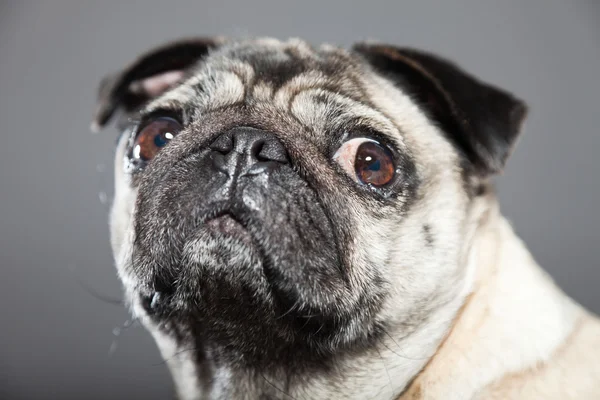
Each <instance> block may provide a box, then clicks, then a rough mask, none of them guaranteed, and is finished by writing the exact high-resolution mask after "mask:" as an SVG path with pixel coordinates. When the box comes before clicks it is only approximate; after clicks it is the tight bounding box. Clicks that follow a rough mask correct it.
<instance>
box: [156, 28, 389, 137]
mask: <svg viewBox="0 0 600 400" xmlns="http://www.w3.org/2000/svg"><path fill="white" fill-rule="evenodd" d="M365 68H366V66H365V65H364V63H362V62H361V61H360V59H359V58H358V57H357V56H356V55H353V54H352V53H350V52H348V51H346V50H344V49H341V48H337V47H333V46H328V45H322V46H320V47H318V48H314V47H311V46H310V45H308V44H307V43H306V42H304V41H301V40H297V39H293V40H289V41H286V42H281V41H278V40H275V39H258V40H252V41H242V42H234V43H229V44H226V45H224V46H222V47H220V48H219V49H217V50H215V51H213V52H212V53H211V54H209V55H208V56H207V57H206V58H205V59H204V60H203V61H202V63H201V64H200V65H199V66H197V67H196V68H194V69H192V70H191V71H190V72H189V74H188V78H187V80H185V81H184V83H183V84H181V85H180V86H178V87H177V88H175V89H173V90H171V91H169V92H167V93H165V94H164V95H163V96H161V97H159V98H157V99H156V100H154V101H153V102H151V103H150V104H149V105H148V106H147V107H146V109H145V112H152V111H154V110H156V109H165V108H166V109H183V110H185V111H186V112H185V113H186V114H187V116H188V117H189V118H190V119H194V118H195V117H199V116H200V115H201V114H203V113H206V112H207V111H212V110H218V109H222V108H226V107H228V106H235V105H244V106H246V107H251V108H252V107H254V108H256V109H260V108H261V107H262V108H263V109H264V107H265V106H266V105H268V107H270V108H271V109H276V110H277V111H278V112H284V113H287V114H291V115H293V116H294V118H295V119H296V120H297V121H298V122H299V123H301V124H303V125H304V126H310V127H311V129H319V128H323V129H325V128H326V127H325V126H323V125H324V124H328V125H332V124H336V123H339V124H342V123H343V122H347V121H351V120H356V119H361V120H362V122H363V123H366V124H368V125H369V126H370V127H372V128H373V129H378V130H381V131H383V132H386V131H387V132H390V131H394V127H393V126H392V124H391V123H390V121H389V120H388V119H387V118H386V117H385V116H384V115H383V114H382V113H381V112H379V111H378V110H377V109H376V108H375V107H374V106H373V105H372V104H371V101H370V99H369V96H368V90H367V89H366V83H365V82H366V81H365Z"/></svg>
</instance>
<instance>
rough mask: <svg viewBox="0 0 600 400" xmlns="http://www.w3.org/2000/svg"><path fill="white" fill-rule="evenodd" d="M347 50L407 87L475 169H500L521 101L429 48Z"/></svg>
mask: <svg viewBox="0 0 600 400" xmlns="http://www.w3.org/2000/svg"><path fill="white" fill-rule="evenodd" d="M353 50H354V51H356V52H357V53H359V54H360V55H362V57H363V58H364V59H366V60H367V61H368V62H369V63H370V64H371V66H372V67H373V68H374V69H375V70H376V71H377V72H379V73H381V74H382V75H384V76H385V77H387V78H388V79H391V80H392V81H393V82H394V83H396V84H397V85H398V86H399V87H400V88H402V89H403V90H408V91H409V94H410V95H412V96H413V97H414V98H415V100H416V101H417V102H418V103H419V105H420V106H421V107H423V109H424V110H425V112H426V113H428V114H429V116H430V117H431V118H433V119H434V120H435V121H436V122H437V123H438V124H439V125H440V126H441V128H442V130H443V131H444V132H445V133H446V134H447V135H449V137H450V139H451V140H452V141H453V142H454V143H455V144H456V145H457V147H458V148H459V149H460V151H461V152H462V153H463V154H464V155H465V156H466V158H467V159H468V160H469V161H470V164H471V165H472V166H473V167H474V171H475V172H476V173H477V174H478V175H481V176H486V175H489V174H493V173H498V172H500V171H501V170H502V168H503V167H504V164H505V162H506V159H507V158H508V156H509V154H510V152H511V150H512V148H513V145H514V143H515V140H516V138H517V136H518V134H519V130H520V127H521V123H522V121H523V119H524V118H525V115H526V114H527V107H526V106H525V104H524V103H523V102H522V101H520V100H518V99H517V98H515V97H514V96H512V95H511V94H510V93H507V92H505V91H503V90H500V89H498V88H495V87H493V86H491V85H489V84H486V83H483V82H481V81H479V80H478V79H476V78H475V77H473V76H471V75H469V74H468V73H466V72H464V71H463V70H461V69H460V68H459V67H457V66H456V65H454V64H452V63H451V62H449V61H446V60H443V59H441V58H439V57H437V56H434V55H432V54H428V53H425V52H421V51H417V50H413V49H407V48H398V47H393V46H388V45H379V44H362V43H361V44H357V45H355V46H354V48H353Z"/></svg>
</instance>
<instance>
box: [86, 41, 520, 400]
mask: <svg viewBox="0 0 600 400" xmlns="http://www.w3.org/2000/svg"><path fill="white" fill-rule="evenodd" d="M119 110H122V111H124V112H123V113H122V114H123V115H124V121H125V124H126V125H125V126H124V127H123V134H122V136H121V138H120V139H119V141H118V147H117V152H116V161H115V170H116V175H115V179H116V192H115V199H114V203H113V208H112V213H111V231H112V247H113V251H114V255H115V259H116V263H117V267H118V272H119V276H120V278H121V280H122V282H123V285H124V288H125V292H126V295H127V299H128V300H129V302H130V304H131V306H132V309H133V312H134V314H135V315H136V316H138V317H139V318H140V319H141V320H142V321H143V323H144V325H145V326H146V327H147V328H148V329H149V330H150V331H151V332H152V333H153V334H154V336H155V337H156V338H157V341H158V342H159V346H160V347H161V350H162V351H163V353H164V354H165V356H166V357H168V356H169V354H171V355H173V354H177V351H181V350H186V351H187V352H186V354H187V358H186V361H185V363H186V365H187V366H182V365H183V364H181V363H184V361H181V363H180V364H177V362H176V361H173V362H171V363H170V365H171V368H172V369H173V373H174V375H175V379H176V381H177V385H178V388H179V391H180V394H181V395H182V397H186V396H188V395H186V393H197V392H196V391H197V390H200V389H198V387H202V388H203V389H202V390H204V391H205V393H209V397H213V398H216V397H219V396H223V397H224V398H228V397H231V396H233V395H232V393H236V392H233V391H232V390H234V389H225V387H226V386H227V387H230V388H231V387H235V386H236V385H235V381H236V379H237V380H238V381H242V380H244V382H246V383H245V384H244V385H245V388H246V389H240V388H239V387H238V390H240V391H241V390H248V391H254V393H263V394H264V393H267V392H268V391H269V390H270V389H266V388H265V387H268V385H264V384H263V383H264V381H263V380H262V379H260V378H259V379H254V378H253V377H256V376H258V377H263V378H265V377H271V378H272V379H274V380H278V381H279V382H283V381H285V382H286V387H287V388H288V390H290V391H291V392H293V388H294V387H301V386H302V385H307V382H308V381H309V380H310V377H311V376H320V377H322V376H340V375H343V374H344V373H345V372H344V371H345V370H344V371H341V370H343V369H344V368H346V367H345V366H346V365H352V364H356V361H352V360H358V359H360V357H365V355H368V354H372V352H373V351H377V350H378V349H379V346H380V344H381V343H384V342H385V341H386V340H387V338H388V337H390V338H392V337H393V340H394V342H395V343H403V344H404V343H405V344H406V346H407V347H406V348H408V347H409V346H410V348H411V349H412V350H414V352H413V353H414V354H417V356H415V357H412V358H413V359H414V362H408V361H407V362H406V364H407V365H409V364H410V368H408V367H407V372H406V378H407V379H408V378H410V376H411V374H413V375H414V373H416V371H418V369H419V368H421V367H422V366H423V364H424V363H425V362H426V361H427V358H428V357H429V356H430V355H431V354H432V352H433V351H434V350H435V348H436V346H437V345H438V344H439V342H440V341H441V340H442V338H443V335H444V334H445V332H446V331H447V329H448V327H449V326H450V324H451V321H452V318H453V316H454V315H455V313H456V311H457V309H458V308H459V307H460V305H461V304H462V302H463V301H464V298H465V296H466V295H467V294H468V292H469V290H470V285H471V284H472V271H470V267H469V263H468V257H469V244H470V239H471V236H472V234H473V229H474V228H473V227H474V226H475V225H476V221H477V219H478V218H479V217H480V216H481V212H480V211H478V210H480V209H481V207H479V205H481V204H482V203H485V202H487V201H488V200H487V199H488V198H489V190H488V180H489V177H490V176H492V175H493V174H494V173H496V172H498V171H500V170H501V168H502V167H503V165H504V162H505V160H506V158H507V156H508V154H509V153H510V151H511V148H512V146H513V144H514V142H515V139H516V137H517V135H518V130H519V127H520V124H521V121H522V120H523V118H524V115H525V106H524V105H523V104H522V103H521V102H520V101H519V100H517V99H515V98H514V97H513V96H511V95H510V94H508V93H506V92H504V91H502V90H499V89H497V88H494V87H492V86H490V85H488V84H485V83H482V82H480V81H479V80H477V79H475V78H474V77H472V76H470V75H468V74H467V73H465V72H464V71H462V70H460V69H459V68H458V67H456V66H455V65H453V64H452V63H450V62H448V61H445V60H442V59H440V58H438V57H436V56H433V55H431V54H427V53H424V52H420V51H416V50H411V49H404V48H397V47H392V46H386V45H378V44H360V45H357V46H355V47H354V48H353V49H351V50H343V49H340V48H335V47H331V46H321V47H320V48H318V49H315V48H312V47H310V46H308V45H307V44H306V43H304V42H302V41H299V40H290V41H288V42H279V41H276V40H272V39H257V40H246V41H227V40H223V39H193V40H184V41H180V42H176V43H171V44H168V45H166V46H164V47H161V48H159V49H156V50H153V51H151V52H150V53H147V54H145V55H143V56H141V57H140V58H138V59H137V60H136V61H135V62H134V63H133V64H131V65H130V66H129V67H127V68H126V69H124V70H123V71H122V72H120V73H117V74H115V75H112V76H110V77H108V78H106V79H105V80H104V81H103V83H102V85H101V89H100V96H99V105H98V110H97V113H96V117H95V122H94V124H95V125H96V127H101V126H103V125H104V124H106V123H107V121H109V120H110V118H111V117H112V116H113V114H114V113H115V111H119ZM348 360H349V361H348ZM342 365H344V367H342ZM184 376H187V377H184ZM207 376H208V378H207ZM242 377H244V378H242ZM220 381H224V382H227V383H222V384H220V383H219V382H220ZM255 381H260V382H263V383H256V382H255ZM265 381H266V378H265ZM190 382H192V383H190ZM192 387H193V388H192ZM259 387H263V388H262V389H258V388H259ZM239 393H242V392H239ZM239 393H238V394H239ZM246 393H250V392H246ZM274 396H277V395H274Z"/></svg>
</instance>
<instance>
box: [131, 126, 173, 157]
mask: <svg viewBox="0 0 600 400" xmlns="http://www.w3.org/2000/svg"><path fill="white" fill-rule="evenodd" d="M182 129H183V127H182V126H181V124H180V123H179V122H177V120H175V119H173V118H169V117H158V118H156V119H153V120H152V121H150V122H149V123H147V124H146V125H144V127H143V128H142V129H141V130H140V131H139V133H138V134H137V137H136V139H135V142H134V144H133V150H132V156H133V159H135V160H142V161H150V160H152V159H153V158H154V157H155V156H156V155H157V154H158V152H159V151H160V150H161V149H162V148H163V147H165V146H166V145H167V144H168V143H169V142H170V141H171V140H172V139H173V138H174V137H175V136H176V135H177V134H178V133H179V132H180V131H181V130H182Z"/></svg>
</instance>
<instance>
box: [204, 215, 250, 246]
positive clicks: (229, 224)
mask: <svg viewBox="0 0 600 400" xmlns="http://www.w3.org/2000/svg"><path fill="white" fill-rule="evenodd" d="M206 226H207V227H208V228H209V229H211V230H213V231H215V232H218V233H220V234H222V235H226V236H231V237H233V238H236V239H238V240H240V241H242V242H243V243H245V244H247V245H251V244H252V237H251V236H250V233H249V232H248V229H246V228H245V227H244V226H243V225H242V224H241V223H240V222H238V221H237V220H236V219H235V218H233V217H232V216H231V215H230V214H224V215H221V216H219V217H217V218H214V219H211V220H210V221H207V222H206Z"/></svg>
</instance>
